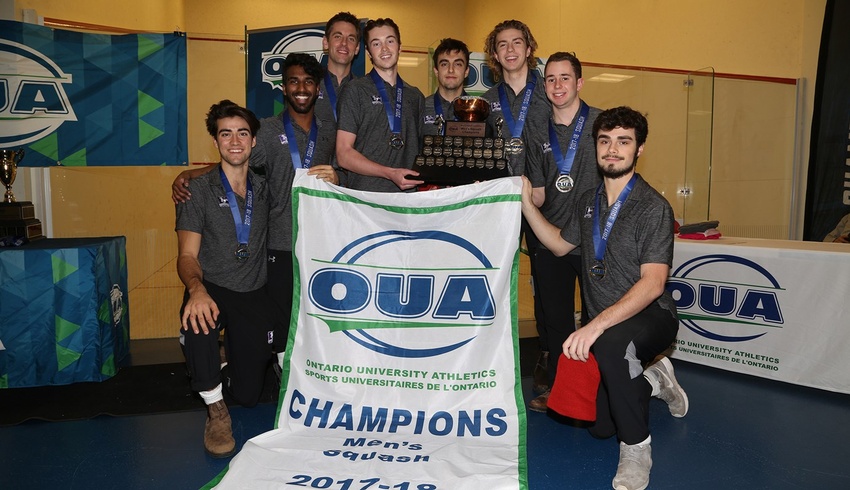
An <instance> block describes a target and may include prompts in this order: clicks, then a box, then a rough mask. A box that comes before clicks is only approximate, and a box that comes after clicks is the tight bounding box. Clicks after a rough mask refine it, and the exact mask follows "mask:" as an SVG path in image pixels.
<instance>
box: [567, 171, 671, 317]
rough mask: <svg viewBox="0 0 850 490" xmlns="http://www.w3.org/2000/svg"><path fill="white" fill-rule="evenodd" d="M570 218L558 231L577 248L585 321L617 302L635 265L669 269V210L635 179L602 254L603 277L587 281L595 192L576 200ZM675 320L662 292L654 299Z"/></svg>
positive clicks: (604, 212)
mask: <svg viewBox="0 0 850 490" xmlns="http://www.w3.org/2000/svg"><path fill="white" fill-rule="evenodd" d="M599 201H600V203H601V206H602V209H600V210H599V221H600V225H599V226H600V228H599V230H600V233H601V232H602V230H604V229H605V220H607V219H608V214H609V211H610V209H609V207H608V199H607V198H606V196H605V190H604V188H603V189H602V191H601V198H600V199H599ZM579 203H580V205H579V206H577V207H576V209H575V214H574V217H573V219H570V220H568V222H567V226H566V227H565V228H564V229H562V230H561V236H562V237H563V238H564V240H566V241H568V242H570V243H573V244H576V245H582V253H581V259H582V260H581V262H582V267H583V271H582V273H583V274H584V283H583V284H584V288H585V290H584V295H583V297H584V298H585V299H586V301H587V308H588V313H589V315H590V318H594V317H596V315H598V314H599V313H601V312H602V311H603V310H605V309H606V308H608V307H610V306H611V305H613V304H614V303H616V302H617V301H619V300H620V298H622V297H623V296H624V295H625V294H626V292H628V290H629V289H631V288H632V286H634V285H635V283H636V282H637V281H638V280H639V279H640V266H641V264H667V265H668V266H671V267H672V265H673V208H672V207H670V203H668V202H667V200H666V199H664V196H662V195H661V194H659V193H658V192H657V191H656V190H655V189H653V188H652V187H651V186H650V185H649V184H648V183H647V182H646V181H645V180H643V178H642V177H641V176H640V175H638V176H637V181H636V182H635V186H634V188H633V189H632V192H631V194H630V195H629V197H628V199H627V200H626V202H625V203H624V204H623V206H622V208H621V209H620V212H619V214H618V215H617V220H616V221H615V222H614V227H613V228H612V229H611V234H610V236H609V238H608V245H607V248H606V251H605V257H604V263H605V269H606V272H605V276H604V277H603V278H601V279H599V278H594V277H590V274H589V273H588V271H589V270H590V268H591V267H592V266H593V263H594V262H595V261H596V259H595V254H594V250H593V208H594V206H595V205H596V191H595V190H588V191H587V192H585V193H584V194H582V196H581V198H580V199H579ZM655 301H656V303H658V305H659V306H661V307H662V308H664V309H665V310H667V311H669V312H670V313H671V314H672V315H673V316H674V317H676V303H675V301H673V297H672V296H671V295H670V293H669V292H668V291H665V292H664V294H662V295H661V296H660V297H659V298H658V299H656V300H655Z"/></svg>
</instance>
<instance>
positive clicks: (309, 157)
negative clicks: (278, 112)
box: [283, 111, 319, 170]
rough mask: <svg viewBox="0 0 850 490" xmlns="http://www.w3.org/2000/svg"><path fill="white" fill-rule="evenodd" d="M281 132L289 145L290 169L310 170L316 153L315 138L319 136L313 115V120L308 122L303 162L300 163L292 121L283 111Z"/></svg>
mask: <svg viewBox="0 0 850 490" xmlns="http://www.w3.org/2000/svg"><path fill="white" fill-rule="evenodd" d="M283 130H284V131H286V141H287V144H288V145H289V155H290V157H292V167H293V168H294V169H296V170H298V169H299V168H310V167H311V166H312V165H313V154H314V153H315V152H316V138H318V136H319V127H318V126H317V125H316V116H315V115H313V120H312V121H311V122H310V134H309V141H308V143H307V151H305V152H304V161H303V162H302V161H301V153H300V150H299V149H298V141H297V140H296V139H295V129H294V128H293V127H292V119H290V117H289V111H283Z"/></svg>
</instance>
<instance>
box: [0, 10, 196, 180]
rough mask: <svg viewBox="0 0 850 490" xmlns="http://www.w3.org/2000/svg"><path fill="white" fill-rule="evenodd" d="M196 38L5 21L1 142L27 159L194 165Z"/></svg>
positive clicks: (33, 162) (0, 55) (29, 162)
mask: <svg viewBox="0 0 850 490" xmlns="http://www.w3.org/2000/svg"><path fill="white" fill-rule="evenodd" d="M186 127H187V122H186V38H185V37H184V36H183V35H181V34H178V33H173V34H127V35H121V36H112V35H106V34H86V33H80V32H74V31H65V30H60V29H51V28H47V27H42V26H38V25H33V24H24V23H21V22H13V21H0V148H9V149H16V148H24V149H25V150H26V155H25V156H24V158H23V160H21V162H20V164H19V165H20V166H23V167H44V166H52V165H57V164H61V165H68V166H86V165H88V166H120V165H185V164H186V161H187V160H188V144H187V137H186Z"/></svg>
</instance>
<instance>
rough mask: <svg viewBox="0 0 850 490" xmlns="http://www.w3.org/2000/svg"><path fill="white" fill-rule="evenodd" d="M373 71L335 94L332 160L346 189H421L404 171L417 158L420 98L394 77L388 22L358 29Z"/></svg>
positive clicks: (395, 40) (397, 41) (395, 37)
mask: <svg viewBox="0 0 850 490" xmlns="http://www.w3.org/2000/svg"><path fill="white" fill-rule="evenodd" d="M363 37H364V38H366V48H367V50H368V51H369V57H370V59H371V60H372V65H373V66H374V68H373V69H372V71H371V72H370V73H369V75H367V76H365V77H362V78H358V79H356V80H353V81H351V82H349V83H348V85H347V86H346V88H345V90H343V91H342V94H340V99H339V106H338V114H339V124H338V126H337V127H338V129H337V136H336V156H337V159H338V160H339V165H340V167H342V168H344V169H346V170H348V171H349V172H348V175H347V176H346V186H348V187H350V188H352V189H358V190H365V191H377V192H398V191H400V190H401V191H409V190H413V189H414V188H415V187H416V186H417V185H419V184H422V183H423V182H422V181H421V180H417V179H416V176H417V175H418V172H415V171H412V170H410V168H411V167H412V166H413V162H414V160H415V159H416V155H417V154H418V153H419V134H420V129H421V128H420V125H421V121H422V111H423V108H424V104H425V97H423V96H422V92H420V91H419V89H418V88H416V87H414V86H411V85H408V84H407V83H405V82H404V81H403V80H402V79H401V77H400V76H399V75H398V59H399V54H400V53H401V34H400V33H399V30H398V25H396V23H395V22H393V20H392V19H389V18H387V19H375V20H370V21H369V22H367V23H366V26H365V27H364V28H363Z"/></svg>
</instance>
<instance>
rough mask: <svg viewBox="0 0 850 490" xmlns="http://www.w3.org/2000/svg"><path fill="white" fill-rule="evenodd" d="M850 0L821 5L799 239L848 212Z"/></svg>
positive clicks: (826, 228) (816, 234) (817, 235)
mask: <svg viewBox="0 0 850 490" xmlns="http://www.w3.org/2000/svg"><path fill="white" fill-rule="evenodd" d="M848 23H850V2H836V1H833V0H830V1H828V2H827V4H826V14H825V15H824V21H823V31H822V34H821V45H820V59H819V60H818V78H817V85H816V87H815V104H814V106H815V107H814V116H813V118H812V140H811V145H810V146H811V151H810V153H809V179H808V189H807V192H806V219H805V228H804V230H803V239H804V240H823V238H824V237H825V236H826V234H827V233H829V232H830V231H831V230H832V229H833V228H835V225H836V224H837V223H838V220H840V219H841V217H842V216H844V215H845V214H847V213H848V212H850V63H848V62H847V60H848V59H850V30H848V29H847V25H848Z"/></svg>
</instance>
